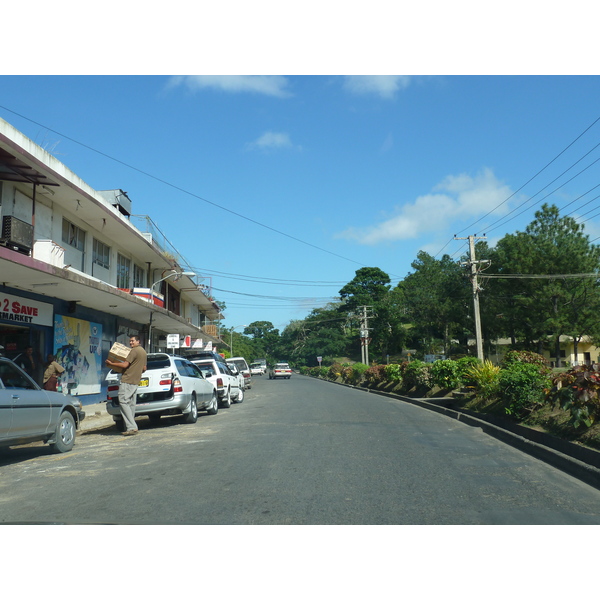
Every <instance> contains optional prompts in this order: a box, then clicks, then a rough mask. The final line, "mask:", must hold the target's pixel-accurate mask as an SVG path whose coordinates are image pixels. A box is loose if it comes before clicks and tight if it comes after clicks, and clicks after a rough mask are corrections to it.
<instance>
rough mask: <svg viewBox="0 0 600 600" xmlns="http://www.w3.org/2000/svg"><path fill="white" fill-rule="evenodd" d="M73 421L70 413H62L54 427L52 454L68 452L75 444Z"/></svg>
mask: <svg viewBox="0 0 600 600" xmlns="http://www.w3.org/2000/svg"><path fill="white" fill-rule="evenodd" d="M76 429H77V428H76V427H75V419H74V418H73V415H72V414H71V413H70V412H67V411H65V412H63V413H62V415H60V419H59V420H58V423H57V425H56V431H55V433H54V437H55V440H54V443H53V444H52V451H53V452H69V450H71V449H72V448H73V445H74V444H75V432H76Z"/></svg>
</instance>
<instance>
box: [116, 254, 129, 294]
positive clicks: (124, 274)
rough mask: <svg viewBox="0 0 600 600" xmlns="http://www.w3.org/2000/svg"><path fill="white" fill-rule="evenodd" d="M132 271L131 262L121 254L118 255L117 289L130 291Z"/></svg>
mask: <svg viewBox="0 0 600 600" xmlns="http://www.w3.org/2000/svg"><path fill="white" fill-rule="evenodd" d="M130 271H131V261H130V260H129V259H128V258H125V257H124V256H122V255H121V254H118V255H117V287H118V288H121V289H129V275H130Z"/></svg>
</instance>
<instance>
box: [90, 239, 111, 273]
mask: <svg viewBox="0 0 600 600" xmlns="http://www.w3.org/2000/svg"><path fill="white" fill-rule="evenodd" d="M92 262H94V263H96V264H97V265H100V266H101V267H104V268H105V269H108V268H109V267H110V248H109V247H108V246H107V245H106V244H103V243H102V242H101V241H99V240H97V239H96V238H94V249H93V256H92Z"/></svg>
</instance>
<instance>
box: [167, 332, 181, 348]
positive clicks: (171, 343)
mask: <svg viewBox="0 0 600 600" xmlns="http://www.w3.org/2000/svg"><path fill="white" fill-rule="evenodd" d="M167 348H179V334H178V333H169V335H167Z"/></svg>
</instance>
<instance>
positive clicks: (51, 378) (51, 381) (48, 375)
mask: <svg viewBox="0 0 600 600" xmlns="http://www.w3.org/2000/svg"><path fill="white" fill-rule="evenodd" d="M64 372H65V368H64V367H63V366H62V365H59V364H58V363H57V362H56V360H55V358H54V354H48V359H47V362H46V370H45V371H44V377H43V380H42V387H43V388H44V389H45V390H48V391H49V392H55V391H56V390H57V388H58V377H59V375H61V374H62V373H64Z"/></svg>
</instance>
